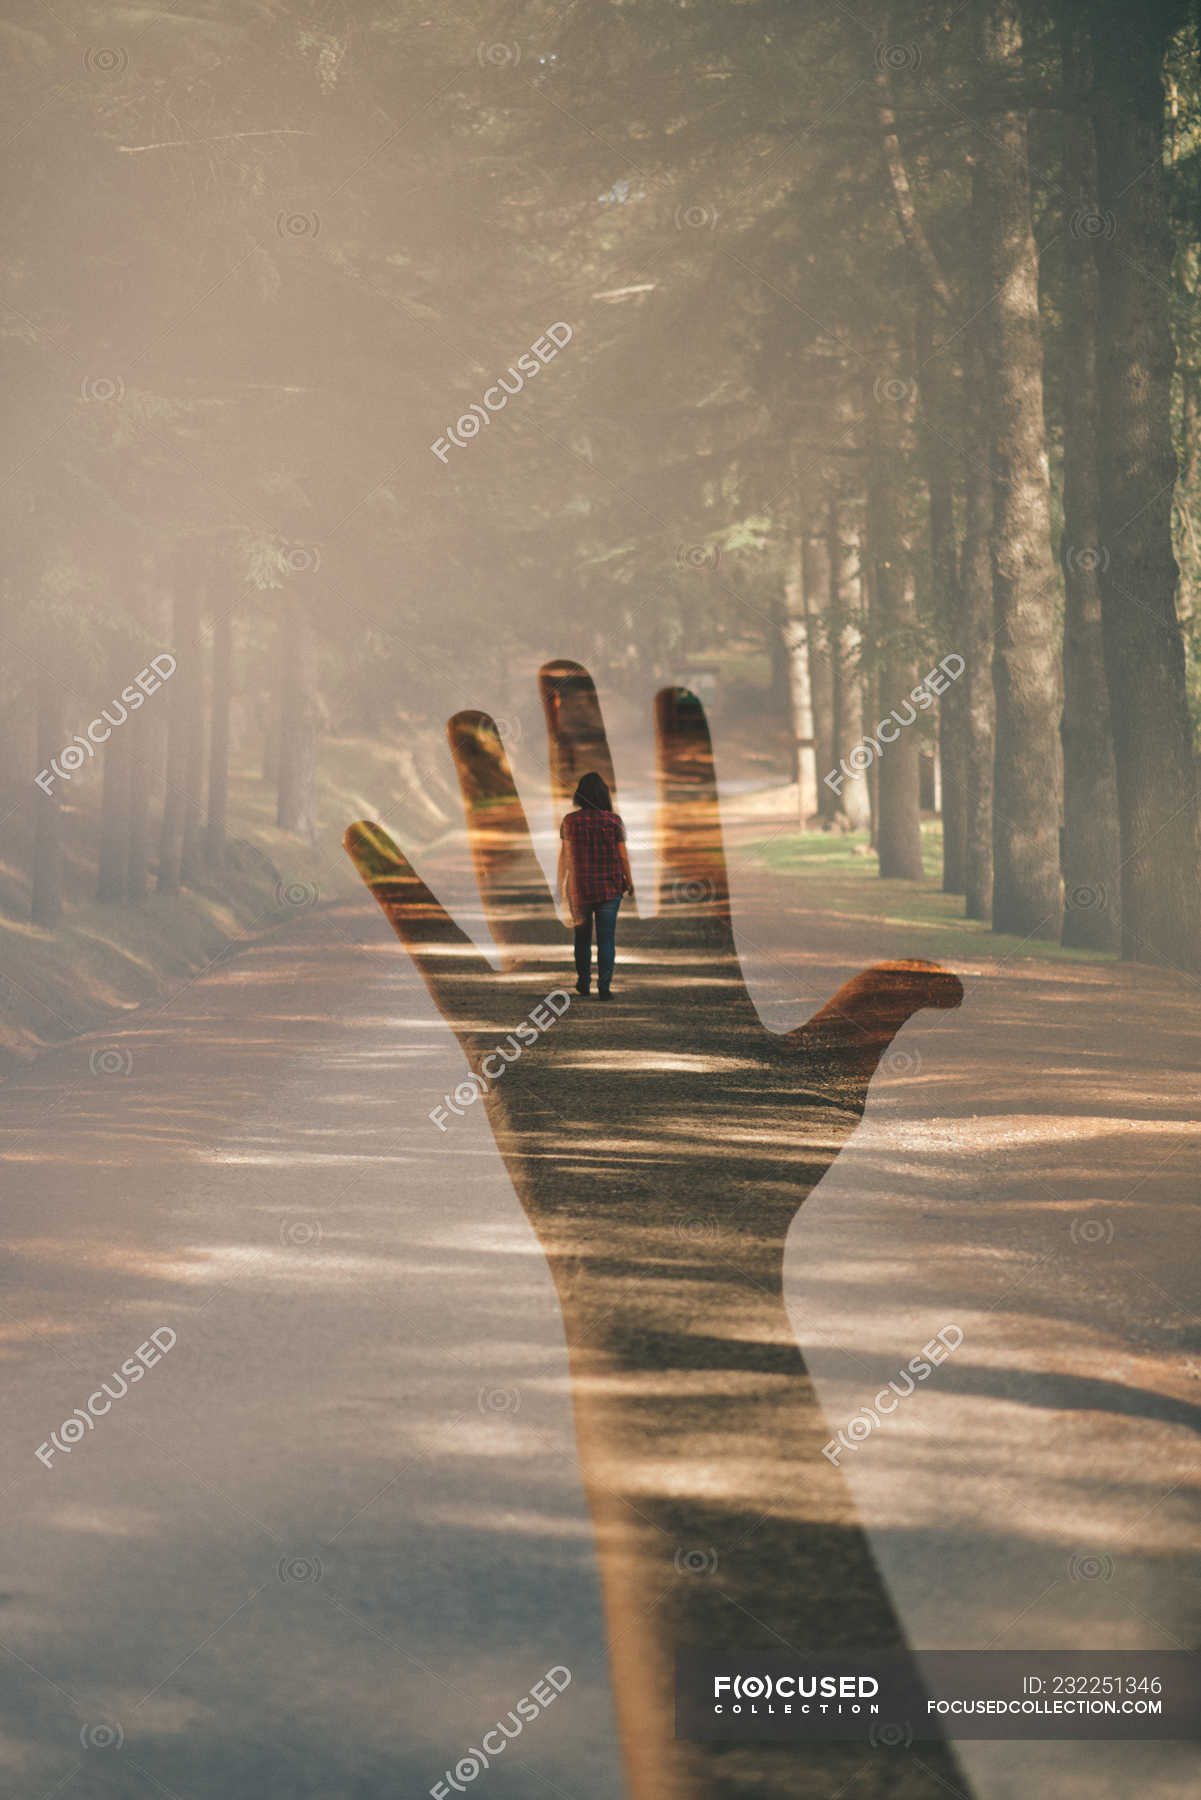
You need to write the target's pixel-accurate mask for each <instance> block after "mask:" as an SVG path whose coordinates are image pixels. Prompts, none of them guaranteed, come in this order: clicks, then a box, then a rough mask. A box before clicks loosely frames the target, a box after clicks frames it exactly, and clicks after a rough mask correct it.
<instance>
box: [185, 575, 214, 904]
mask: <svg viewBox="0 0 1201 1800" xmlns="http://www.w3.org/2000/svg"><path fill="white" fill-rule="evenodd" d="M204 610H205V608H204V596H203V594H201V593H198V594H197V595H196V599H195V601H194V602H193V605H192V612H191V620H190V624H191V630H190V634H189V641H188V645H187V650H188V657H189V660H190V663H191V667H190V668H189V669H188V670H187V671H186V673H185V675H184V682H185V686H184V717H185V723H184V768H183V786H184V814H183V844H182V846H181V849H180V869H179V872H180V879H181V880H182V881H184V882H185V883H186V884H187V885H188V886H189V887H196V886H197V885H198V884H199V883H200V882H201V881H202V880H203V879H204V777H205V767H204V764H205V757H204V724H205V702H206V698H207V696H206V688H207V685H208V684H207V682H206V680H205V668H206V662H207V650H206V645H205V642H204Z"/></svg>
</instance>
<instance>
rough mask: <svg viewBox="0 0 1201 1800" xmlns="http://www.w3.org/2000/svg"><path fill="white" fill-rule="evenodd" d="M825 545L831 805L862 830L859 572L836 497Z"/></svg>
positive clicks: (850, 530) (865, 810)
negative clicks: (833, 767)
mask: <svg viewBox="0 0 1201 1800" xmlns="http://www.w3.org/2000/svg"><path fill="white" fill-rule="evenodd" d="M829 543H830V548H829V558H830V630H831V643H832V645H833V648H834V655H833V657H832V659H831V660H832V667H833V675H834V705H833V713H834V755H835V761H836V763H837V775H838V783H839V785H838V790H837V792H838V799H837V802H836V806H837V813H840V814H841V815H842V816H843V817H844V819H845V820H846V824H847V828H848V829H849V830H851V831H864V830H866V829H867V827H868V826H869V825H870V824H871V803H870V800H869V798H868V791H867V779H866V775H865V771H866V769H867V767H868V764H869V762H870V760H871V758H870V755H869V753H868V752H867V751H866V750H865V747H864V743H863V682H862V677H861V673H860V661H861V654H860V653H861V651H862V647H863V638H862V633H861V630H860V620H861V618H862V603H861V602H862V582H863V574H862V568H861V563H860V543H859V531H858V529H857V527H855V526H853V525H852V524H851V523H850V522H849V520H847V518H846V517H845V508H844V506H843V504H842V502H841V501H839V500H837V499H835V500H831V502H830V524H829ZM852 759H853V760H852ZM836 816H837V815H836Z"/></svg>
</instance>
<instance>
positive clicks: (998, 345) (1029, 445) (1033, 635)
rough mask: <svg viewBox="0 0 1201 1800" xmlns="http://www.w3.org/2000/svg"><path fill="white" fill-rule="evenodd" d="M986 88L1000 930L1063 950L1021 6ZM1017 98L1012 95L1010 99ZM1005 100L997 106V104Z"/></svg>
mask: <svg viewBox="0 0 1201 1800" xmlns="http://www.w3.org/2000/svg"><path fill="white" fill-rule="evenodd" d="M977 28H978V29H977V42H978V50H979V59H980V62H981V64H982V66H983V69H984V73H985V78H986V83H987V86H986V90H985V93H984V95H983V96H982V103H983V105H984V107H985V129H984V130H983V131H982V132H981V134H980V138H979V140H978V142H977V146H976V150H975V156H976V163H975V181H974V194H973V202H974V203H973V211H974V213H975V216H976V222H977V229H978V231H979V233H980V249H981V270H980V274H981V278H982V280H983V281H984V282H985V284H986V290H985V291H986V293H987V294H988V296H990V303H989V304H988V305H987V306H986V307H985V309H984V311H983V313H982V314H981V317H980V337H981V342H982V345H983V349H984V356H985V367H986V376H987V390H988V403H989V409H988V418H989V425H990V430H991V452H992V455H991V461H992V470H993V481H994V487H993V501H994V505H993V533H992V562H993V597H994V604H995V624H996V634H997V635H996V644H995V649H994V655H993V676H994V681H995V684H996V702H997V715H996V716H997V724H996V770H995V781H996V793H995V804H994V807H993V857H994V871H993V919H992V923H993V930H994V931H1005V932H1012V933H1015V934H1016V935H1017V936H1018V937H1022V938H1027V937H1039V938H1051V939H1054V940H1056V941H1057V940H1058V938H1059V930H1060V921H1061V917H1062V909H1063V898H1062V882H1061V879H1060V872H1059V791H1058V783H1057V780H1056V772H1057V770H1058V767H1059V754H1060V752H1059V742H1058V722H1059V673H1058V661H1057V657H1058V644H1057V642H1056V631H1055V612H1056V592H1057V588H1058V577H1057V573H1056V569H1055V563H1054V559H1053V556H1052V551H1051V505H1050V475H1049V465H1048V461H1047V441H1046V429H1045V426H1044V423H1043V352H1042V338H1041V329H1040V320H1039V310H1038V250H1037V248H1036V246H1035V242H1034V230H1033V224H1032V219H1031V207H1030V172H1029V165H1028V160H1027V129H1026V115H1025V111H1024V110H1023V108H1022V104H1021V95H1020V87H1021V82H1022V34H1021V23H1020V10H1019V5H1018V0H977ZM1006 88H1008V90H1009V93H1008V94H1006V93H1005V91H1004V90H1005V89H1006ZM998 94H999V97H998Z"/></svg>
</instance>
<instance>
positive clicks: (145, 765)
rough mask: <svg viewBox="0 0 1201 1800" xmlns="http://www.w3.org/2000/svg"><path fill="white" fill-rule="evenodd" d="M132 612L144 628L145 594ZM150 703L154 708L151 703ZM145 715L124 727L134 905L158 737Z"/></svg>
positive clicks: (140, 896)
mask: <svg viewBox="0 0 1201 1800" xmlns="http://www.w3.org/2000/svg"><path fill="white" fill-rule="evenodd" d="M145 579H146V580H147V581H149V579H150V571H149V569H147V570H146V572H145ZM134 610H135V612H136V613H137V615H138V618H139V619H140V620H141V621H142V623H143V626H144V624H145V620H146V617H147V614H148V613H149V612H150V610H151V603H150V596H149V594H148V593H146V592H142V593H140V594H139V595H138V597H137V600H136V601H135V606H134ZM147 642H148V636H147V638H145V639H143V648H145V645H146V643H147ZM157 649H158V645H157V644H152V645H150V647H149V654H150V655H154V654H155V652H156V651H157ZM149 704H150V707H151V708H153V701H151V702H150V703H149ZM146 714H147V707H146V706H142V707H140V708H139V709H138V711H137V712H134V713H130V715H129V719H128V722H127V723H126V725H125V726H124V730H125V734H126V737H127V739H128V744H129V832H128V839H127V843H126V858H125V893H126V897H127V898H128V899H129V900H131V901H133V902H135V903H136V902H138V901H142V900H144V899H145V898H146V889H147V884H148V873H149V871H148V862H149V856H150V789H151V772H152V771H151V763H152V759H153V756H154V745H155V741H156V737H157V722H156V720H155V718H154V714H153V711H152V710H151V713H150V717H149V718H147V716H146Z"/></svg>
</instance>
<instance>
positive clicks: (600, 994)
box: [596, 987, 610, 1000]
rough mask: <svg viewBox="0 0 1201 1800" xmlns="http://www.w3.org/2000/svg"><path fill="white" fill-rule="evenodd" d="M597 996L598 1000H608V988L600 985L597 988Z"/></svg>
mask: <svg viewBox="0 0 1201 1800" xmlns="http://www.w3.org/2000/svg"><path fill="white" fill-rule="evenodd" d="M596 997H597V999H598V1000H608V999H609V997H610V995H609V990H608V988H607V987H598V988H597V990H596Z"/></svg>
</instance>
